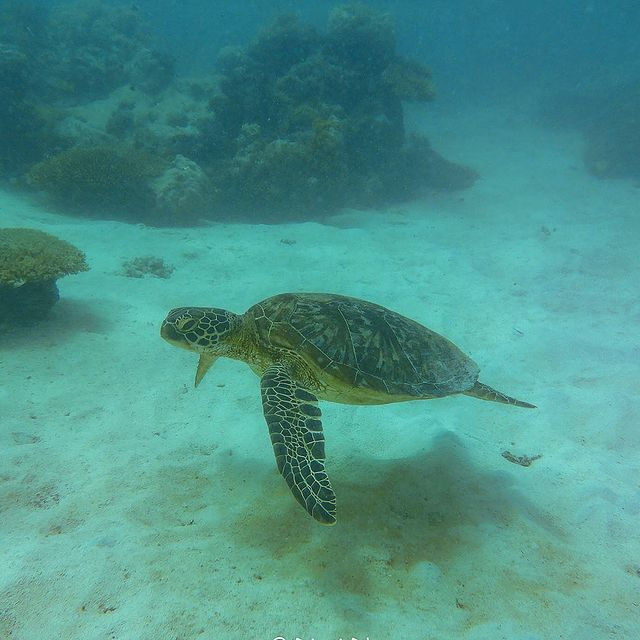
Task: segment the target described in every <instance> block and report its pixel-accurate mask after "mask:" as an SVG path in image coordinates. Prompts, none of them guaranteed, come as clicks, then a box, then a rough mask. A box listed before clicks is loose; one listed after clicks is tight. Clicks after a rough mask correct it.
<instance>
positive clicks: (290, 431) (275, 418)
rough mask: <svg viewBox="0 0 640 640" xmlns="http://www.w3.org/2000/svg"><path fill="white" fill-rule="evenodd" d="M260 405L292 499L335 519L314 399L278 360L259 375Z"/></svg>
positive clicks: (324, 519)
mask: <svg viewBox="0 0 640 640" xmlns="http://www.w3.org/2000/svg"><path fill="white" fill-rule="evenodd" d="M260 386H261V390H262V407H263V410H264V417H265V420H266V421H267V425H268V427H269V434H270V435H271V443H272V444H273V451H274V453H275V455H276V462H277V464H278V471H280V473H281V474H282V476H283V477H284V479H285V480H286V481H287V484H288V485H289V488H290V489H291V493H293V495H294V496H295V498H296V500H297V501H298V502H299V503H300V504H301V505H302V506H303V507H304V508H305V509H306V510H307V512H308V513H309V514H310V515H312V516H313V517H314V518H315V519H316V520H318V522H321V523H322V524H334V523H335V521H336V496H335V494H334V493H333V489H332V488H331V483H330V482H329V478H328V476H327V474H326V472H325V470H324V436H323V434H322V422H320V415H321V413H320V409H319V407H318V399H317V398H316V397H315V396H314V395H313V394H312V393H310V392H309V391H307V390H306V389H304V388H303V387H301V386H300V385H299V384H298V383H297V382H295V380H294V379H293V378H292V377H291V376H290V375H289V373H288V371H287V368H286V366H285V365H282V364H273V365H271V366H270V367H268V368H267V369H266V370H265V372H264V374H263V375H262V381H261V385H260Z"/></svg>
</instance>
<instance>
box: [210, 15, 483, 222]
mask: <svg viewBox="0 0 640 640" xmlns="http://www.w3.org/2000/svg"><path fill="white" fill-rule="evenodd" d="M395 44H396V43H395V32H394V25H393V20H392V19H391V17H390V16H389V15H387V14H383V13H379V12H376V11H374V10H372V9H369V8H368V7H366V6H364V5H361V4H355V5H346V6H339V7H337V8H335V9H334V10H333V11H332V12H331V14H330V17H329V23H328V30H327V33H326V34H320V33H318V32H316V31H315V30H313V29H311V28H310V27H308V26H305V25H301V24H300V23H299V22H298V21H297V19H296V18H295V17H292V16H286V17H282V18H280V19H278V20H276V21H275V22H274V23H273V24H272V25H271V26H270V27H268V28H266V29H264V30H263V31H262V32H261V33H260V34H259V35H258V37H257V38H256V39H255V40H254V42H252V43H250V44H249V45H248V46H247V47H245V48H240V47H233V48H227V49H225V50H223V51H222V52H221V54H220V56H219V58H218V65H219V68H220V70H221V71H222V74H223V75H222V78H221V81H220V90H221V93H220V94H218V95H217V96H215V97H214V98H213V99H212V101H211V106H212V109H213V110H214V113H215V116H216V120H217V121H218V122H219V123H220V125H221V128H222V129H223V130H224V131H225V132H227V135H228V137H233V144H232V145H229V143H228V142H227V144H226V148H227V149H228V154H230V155H231V154H232V157H231V158H226V159H225V160H224V162H222V163H219V164H218V165H217V166H216V172H217V176H216V177H217V179H218V182H217V185H218V190H219V193H220V194H221V200H223V201H224V202H225V203H227V206H232V207H233V208H235V209H237V210H239V211H243V212H246V213H247V214H248V215H252V214H253V215H255V212H256V211H260V212H262V215H269V214H271V215H278V216H280V215H283V214H285V215H286V214H289V215H301V214H303V212H305V211H308V210H310V209H311V210H314V211H323V210H331V209H335V208H338V207H340V206H345V205H350V206H358V205H369V206H375V205H381V204H386V203H387V202H388V201H390V200H393V199H395V198H397V197H401V198H409V197H412V196H414V195H416V194H417V193H419V192H420V191H421V190H424V189H425V188H433V189H438V188H446V189H454V188H465V187H467V186H469V185H470V184H471V183H472V182H473V180H474V179H475V177H476V174H475V172H473V171H471V170H468V169H465V168H464V167H458V166H457V165H453V163H448V162H447V161H445V160H444V159H442V158H440V156H437V154H435V152H433V151H432V150H431V148H430V147H429V146H428V144H423V145H422V146H420V145H415V144H413V143H411V144H408V141H407V139H406V136H405V130H404V122H403V111H402V101H403V100H412V101H419V102H426V101H429V100H431V99H433V97H434V88H433V84H432V82H431V76H430V72H429V70H428V69H427V67H425V66H424V65H422V64H421V63H419V62H415V61H408V60H405V59H403V58H401V57H400V56H398V55H397V54H396V51H395ZM421 150H422V151H424V154H423V155H422V156H421V155H420V152H421ZM409 161H411V164H410V169H411V170H410V171H406V169H407V166H408V164H409Z"/></svg>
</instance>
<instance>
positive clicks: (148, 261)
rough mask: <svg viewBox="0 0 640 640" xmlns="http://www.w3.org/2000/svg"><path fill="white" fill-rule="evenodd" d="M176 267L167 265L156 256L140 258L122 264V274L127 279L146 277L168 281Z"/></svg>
mask: <svg viewBox="0 0 640 640" xmlns="http://www.w3.org/2000/svg"><path fill="white" fill-rule="evenodd" d="M174 270H175V269H174V267H172V266H171V265H168V264H165V261H164V260H163V259H162V258H156V257H155V256H140V257H138V258H133V259H132V260H127V261H126V262H123V263H122V271H121V272H120V273H121V274H122V275H123V276H126V277H127V278H144V276H154V277H156V278H163V279H166V278H168V277H170V276H171V274H172V273H173V272H174Z"/></svg>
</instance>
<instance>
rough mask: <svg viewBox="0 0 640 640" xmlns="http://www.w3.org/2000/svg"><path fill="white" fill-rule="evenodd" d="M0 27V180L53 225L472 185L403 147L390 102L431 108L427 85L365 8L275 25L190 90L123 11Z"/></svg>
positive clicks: (314, 203)
mask: <svg viewBox="0 0 640 640" xmlns="http://www.w3.org/2000/svg"><path fill="white" fill-rule="evenodd" d="M2 19H3V20H2V24H3V27H0V80H2V81H3V82H2V85H1V86H2V87H3V88H2V95H1V96H0V97H1V98H4V100H3V101H2V106H1V107H0V109H2V112H1V113H0V116H2V119H3V121H5V122H7V123H8V124H9V126H8V127H5V133H4V134H3V135H4V137H5V138H6V139H5V140H2V141H0V142H3V143H4V144H3V145H2V148H3V149H6V150H10V151H7V152H6V153H4V154H0V172H2V173H3V174H4V175H5V176H13V177H16V178H18V179H19V180H21V181H22V182H23V184H28V185H30V186H31V187H33V188H36V189H39V190H41V191H43V192H45V193H46V194H48V195H49V197H50V198H52V199H53V200H54V201H55V202H56V203H57V204H58V205H59V206H61V207H62V208H63V209H64V210H72V211H76V212H81V213H90V214H91V215H109V216H117V217H121V218H123V219H126V220H130V221H135V222H138V221H143V222H146V223H148V224H172V225H173V224H193V223H194V222H197V221H198V220H199V219H200V218H202V217H207V218H208V219H224V218H229V217H237V216H243V217H245V218H248V219H251V220H253V221H267V220H271V221H276V220H279V219H282V218H297V219H308V218H310V217H313V216H316V215H318V214H319V213H323V212H329V211H333V210H336V209H339V208H341V207H345V206H349V207H376V206H383V205H385V204H388V203H390V202H393V201H399V200H407V199H410V198H413V197H416V196H417V195H420V194H421V193H423V192H425V191H427V190H429V189H462V188H465V187H468V186H469V185H471V184H472V183H473V181H474V180H475V178H476V174H475V172H474V171H473V170H471V169H469V168H466V167H462V166H460V165H457V164H454V163H452V162H449V161H447V160H445V159H444V158H442V157H441V156H440V155H439V154H438V153H436V152H435V151H434V150H433V149H432V148H431V146H430V144H429V142H428V141H427V139H426V138H423V137H421V136H417V137H416V136H413V137H407V135H406V133H405V127H404V122H403V109H402V102H403V101H417V102H427V101H429V100H431V99H433V97H434V89H433V84H432V80H431V74H430V71H429V69H428V68H427V67H425V66H424V65H423V64H421V63H419V62H416V61H411V60H406V59H404V58H403V57H401V56H399V55H398V54H397V52H396V38H395V31H394V23H393V20H392V18H391V17H390V16H389V15H388V14H385V13H379V12H376V11H374V10H372V9H369V8H367V7H366V6H364V5H361V4H353V5H345V6H339V7H337V8H335V9H333V11H332V12H331V14H330V16H329V20H328V26H327V30H326V32H320V31H318V30H316V29H315V28H314V27H311V26H309V25H306V24H303V23H301V22H300V21H299V20H298V19H297V18H296V17H295V16H282V17H280V18H278V19H276V20H275V22H273V23H272V24H271V25H270V26H268V27H266V28H264V29H263V30H262V31H261V32H260V33H259V34H258V35H257V37H256V38H255V39H254V40H253V41H252V42H251V43H249V44H248V45H247V46H244V47H228V48H225V49H223V50H222V51H221V52H220V54H219V56H218V60H217V68H218V70H219V74H218V75H213V74H212V75H211V76H209V77H205V78H197V79H185V78H176V77H175V76H174V74H173V65H172V61H171V59H170V57H169V56H168V55H166V54H165V53H162V52H161V51H160V50H159V49H157V48H154V46H153V40H152V39H151V37H150V36H149V35H148V34H147V32H146V29H145V23H144V16H143V15H142V14H141V13H140V12H139V11H138V10H136V9H135V8H131V7H118V6H115V7H114V6H110V5H109V4H107V3H105V2H100V1H98V0H87V1H83V2H79V3H72V4H68V5H62V6H60V7H52V8H50V9H48V10H45V11H43V10H42V9H41V8H40V7H38V9H37V11H36V10H35V9H34V7H32V6H31V5H30V4H29V3H28V2H27V3H25V2H12V3H9V4H8V6H7V8H6V9H5V10H4V14H3V16H2Z"/></svg>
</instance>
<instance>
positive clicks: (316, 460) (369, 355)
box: [160, 293, 534, 524]
mask: <svg viewBox="0 0 640 640" xmlns="http://www.w3.org/2000/svg"><path fill="white" fill-rule="evenodd" d="M160 334H161V336H162V337H163V338H164V339H165V340H167V342H169V343H171V344H173V345H176V346H178V347H182V348H184V349H188V350H190V351H195V352H196V353H199V354H200V361H199V362H198V369H197V372H196V379H195V383H196V386H197V385H198V384H199V383H200V381H201V380H202V378H203V376H204V375H205V373H206V372H207V371H208V370H209V368H210V367H211V365H212V364H213V363H214V362H215V361H216V359H217V358H219V357H220V356H224V357H227V358H234V359H236V360H243V361H244V362H246V363H247V364H248V365H249V366H250V367H251V368H252V369H253V371H254V372H255V373H257V374H258V376H260V378H261V383H260V386H261V390H262V406H263V409H264V416H265V419H266V421H267V425H268V427H269V433H270V434H271V442H272V444H273V449H274V452H275V456H276V461H277V464H278V470H279V471H280V473H281V474H282V475H283V477H284V479H285V480H286V481H287V484H288V485H289V488H290V489H291V492H292V493H293V495H294V496H295V498H296V499H297V500H298V502H299V503H300V504H301V505H302V506H303V507H304V508H305V509H306V510H307V512H308V513H309V514H311V515H312V516H313V517H314V518H315V519H316V520H318V521H319V522H321V523H323V524H333V523H334V522H335V521H336V499H335V494H334V492H333V489H332V488H331V483H330V482H329V478H328V477H327V474H326V472H325V468H324V459H325V455H324V436H323V434H322V423H321V421H320V415H321V414H320V409H319V407H318V400H319V399H320V400H330V401H332V402H341V403H345V404H385V403H390V402H404V401H407V400H418V399H429V398H441V397H443V396H448V395H452V394H456V393H463V394H465V395H468V396H473V397H474V398H480V399H482V400H492V401H494V402H502V403H504V404H511V405H515V406H518V407H528V408H534V405H532V404H529V403H527V402H522V401H521V400H516V399H515V398H511V397H509V396H507V395H505V394H503V393H500V392H499V391H496V390H495V389H492V388H491V387H489V386H487V385H485V384H482V383H481V382H479V381H478V372H479V369H478V366H477V365H476V363H475V362H473V360H471V359H470V358H469V357H467V356H466V355H465V354H464V353H462V351H460V349H458V347H456V346H455V345H454V344H453V343H452V342H450V341H449V340H447V339H446V338H444V337H443V336H441V335H439V334H437V333H435V332H434V331H431V330H430V329H427V328H426V327H423V326H422V325H421V324H418V323H417V322H415V321H413V320H410V319H409V318H405V317H404V316H401V315H400V314H398V313H395V312H393V311H390V310H389V309H385V308H384V307H381V306H380V305H377V304H373V303H372V302H366V301H364V300H358V299H356V298H350V297H346V296H340V295H334V294H327V293H283V294H281V295H277V296H273V297H272V298H267V299H266V300H263V301H262V302H258V304H255V305H253V306H252V307H251V308H250V309H249V310H248V311H247V312H246V313H244V314H243V315H237V314H235V313H232V312H230V311H227V310H225V309H216V308H208V307H182V308H179V309H173V310H172V311H171V312H169V315H168V316H167V317H166V319H165V321H164V322H163V324H162V329H161V330H160Z"/></svg>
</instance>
